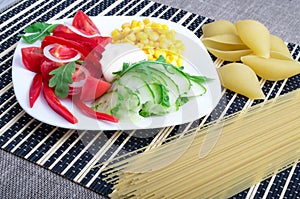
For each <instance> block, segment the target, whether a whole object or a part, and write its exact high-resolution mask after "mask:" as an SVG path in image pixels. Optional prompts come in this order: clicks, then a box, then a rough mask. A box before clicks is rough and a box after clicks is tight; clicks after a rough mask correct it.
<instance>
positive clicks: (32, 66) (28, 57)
mask: <svg viewBox="0 0 300 199" xmlns="http://www.w3.org/2000/svg"><path fill="white" fill-rule="evenodd" d="M21 53H22V62H23V64H24V66H25V67H26V68H27V69H28V70H30V71H32V72H35V73H40V72H41V69H40V66H41V63H42V61H43V59H44V54H43V50H42V48H39V47H26V48H22V49H21Z"/></svg>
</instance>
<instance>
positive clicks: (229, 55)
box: [206, 47, 252, 61]
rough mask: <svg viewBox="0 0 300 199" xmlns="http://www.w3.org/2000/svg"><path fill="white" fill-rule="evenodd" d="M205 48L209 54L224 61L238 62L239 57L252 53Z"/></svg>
mask: <svg viewBox="0 0 300 199" xmlns="http://www.w3.org/2000/svg"><path fill="white" fill-rule="evenodd" d="M206 48H207V50H208V51H209V52H210V53H211V54H213V55H214V56H216V57H217V58H220V59H222V60H225V61H240V60H241V57H243V56H245V55H249V54H250V53H251V52H252V51H251V50H250V49H243V50H218V49H214V48H210V47H206Z"/></svg>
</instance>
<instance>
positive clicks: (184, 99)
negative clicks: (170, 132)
mask: <svg viewBox="0 0 300 199" xmlns="http://www.w3.org/2000/svg"><path fill="white" fill-rule="evenodd" d="M188 101H189V98H188V97H178V98H177V100H176V102H175V107H176V110H178V108H179V107H180V106H182V105H184V104H186V103H187V102H188Z"/></svg>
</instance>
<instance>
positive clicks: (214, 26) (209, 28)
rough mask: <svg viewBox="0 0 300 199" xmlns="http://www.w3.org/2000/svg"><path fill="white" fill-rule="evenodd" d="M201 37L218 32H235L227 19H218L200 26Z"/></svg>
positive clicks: (217, 33)
mask: <svg viewBox="0 0 300 199" xmlns="http://www.w3.org/2000/svg"><path fill="white" fill-rule="evenodd" d="M202 31H203V37H211V36H214V35H220V34H236V29H235V26H234V24H233V23H231V22H230V21H227V20H218V21H214V22H211V23H208V24H204V25H203V26H202Z"/></svg>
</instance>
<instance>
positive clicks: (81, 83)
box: [69, 65, 90, 88]
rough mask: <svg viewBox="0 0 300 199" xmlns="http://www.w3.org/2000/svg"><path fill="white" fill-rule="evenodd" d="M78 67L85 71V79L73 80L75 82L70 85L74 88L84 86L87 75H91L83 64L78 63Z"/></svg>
mask: <svg viewBox="0 0 300 199" xmlns="http://www.w3.org/2000/svg"><path fill="white" fill-rule="evenodd" d="M76 69H78V70H81V71H82V72H83V74H84V79H82V80H80V81H73V83H72V84H70V85H69V86H70V87H72V88H80V87H82V86H83V84H84V83H85V81H86V79H87V77H88V76H89V75H90V72H89V71H88V70H87V69H86V68H85V67H83V66H82V65H76Z"/></svg>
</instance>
